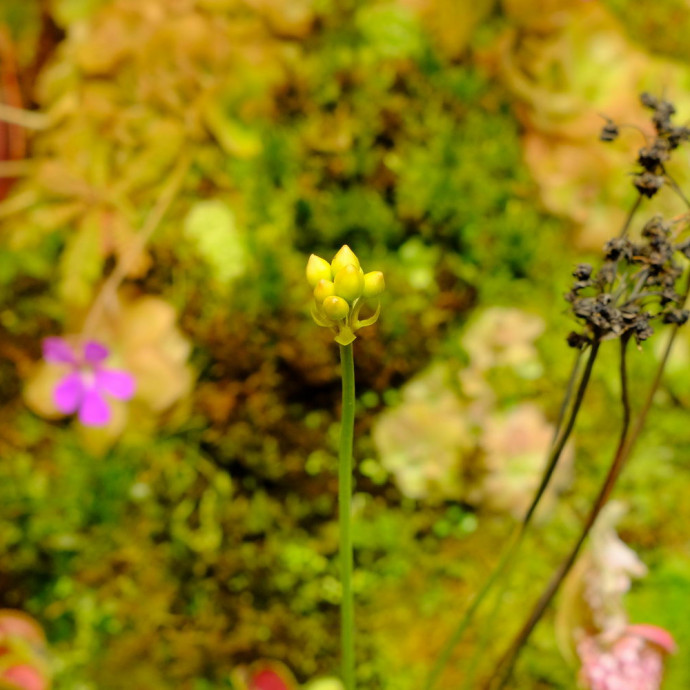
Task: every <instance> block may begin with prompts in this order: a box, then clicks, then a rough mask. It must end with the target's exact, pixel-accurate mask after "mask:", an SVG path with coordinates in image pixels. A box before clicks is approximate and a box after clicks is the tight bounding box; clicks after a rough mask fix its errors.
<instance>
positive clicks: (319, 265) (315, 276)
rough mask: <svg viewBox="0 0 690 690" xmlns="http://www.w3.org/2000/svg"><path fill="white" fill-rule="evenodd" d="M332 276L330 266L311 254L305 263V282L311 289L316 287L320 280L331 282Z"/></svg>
mask: <svg viewBox="0 0 690 690" xmlns="http://www.w3.org/2000/svg"><path fill="white" fill-rule="evenodd" d="M332 278H333V274H332V273H331V266H330V264H329V263H328V261H326V259H322V258H321V257H320V256H316V254H312V255H311V256H310V257H309V261H308V262H307V281H308V283H309V285H311V286H312V287H316V284H317V283H318V282H319V281H320V280H331V279H332Z"/></svg>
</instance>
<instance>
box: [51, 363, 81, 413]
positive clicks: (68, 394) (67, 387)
mask: <svg viewBox="0 0 690 690" xmlns="http://www.w3.org/2000/svg"><path fill="white" fill-rule="evenodd" d="M83 398H84V382H83V381H82V379H81V376H80V374H79V373H77V372H74V373H73V374H67V376H65V377H64V378H62V379H61V380H60V383H58V385H57V387H56V388H55V390H54V391H53V401H54V402H55V406H56V407H57V408H58V410H60V412H62V413H63V414H72V413H73V412H76V411H77V408H78V407H79V405H80V404H81V401H82V399H83Z"/></svg>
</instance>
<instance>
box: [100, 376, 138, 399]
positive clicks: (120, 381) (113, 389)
mask: <svg viewBox="0 0 690 690" xmlns="http://www.w3.org/2000/svg"><path fill="white" fill-rule="evenodd" d="M96 388H97V389H98V390H100V391H104V392H106V393H108V394H109V395H112V396H113V398H118V399H119V400H129V399H130V398H131V397H132V396H133V395H134V389H135V388H136V383H135V381H134V377H133V376H132V375H131V374H129V373H127V372H126V371H119V370H117V369H98V370H97V371H96Z"/></svg>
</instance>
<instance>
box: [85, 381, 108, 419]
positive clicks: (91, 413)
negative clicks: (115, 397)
mask: <svg viewBox="0 0 690 690" xmlns="http://www.w3.org/2000/svg"><path fill="white" fill-rule="evenodd" d="M79 421H80V422H81V423H82V424H83V425H84V426H105V425H106V424H107V423H108V422H109V421H110V408H109V407H108V404H107V403H106V401H105V400H104V399H103V396H102V395H101V394H100V393H99V391H98V390H97V389H95V388H90V389H88V390H85V391H84V398H83V399H82V402H81V405H80V406H79Z"/></svg>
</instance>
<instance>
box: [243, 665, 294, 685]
mask: <svg viewBox="0 0 690 690" xmlns="http://www.w3.org/2000/svg"><path fill="white" fill-rule="evenodd" d="M249 688H250V690H289V687H288V685H287V683H286V682H285V681H284V680H283V679H282V678H281V677H280V676H279V675H278V674H277V673H276V672H275V671H273V670H268V669H264V670H261V671H259V672H258V673H255V674H254V675H253V676H252V679H251V681H250V682H249Z"/></svg>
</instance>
